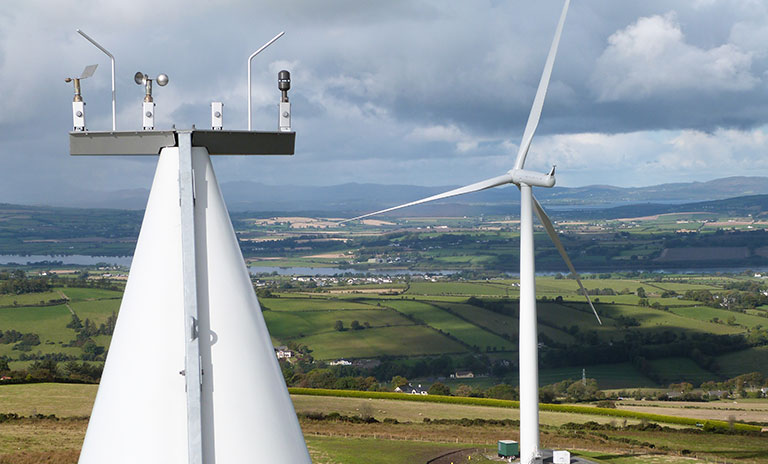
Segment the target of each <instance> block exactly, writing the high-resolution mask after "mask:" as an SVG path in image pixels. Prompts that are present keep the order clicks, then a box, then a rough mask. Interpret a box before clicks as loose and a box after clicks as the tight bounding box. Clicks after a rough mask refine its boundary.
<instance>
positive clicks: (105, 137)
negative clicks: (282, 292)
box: [69, 128, 296, 156]
mask: <svg viewBox="0 0 768 464" xmlns="http://www.w3.org/2000/svg"><path fill="white" fill-rule="evenodd" d="M179 132H186V133H191V134H192V146H193V147H206V148H207V149H208V153H209V154H210V155H293V153H294V149H295V144H296V133H295V132H257V131H226V130H197V129H194V128H193V129H191V130H181V129H179V130H177V129H173V130H167V131H160V130H152V131H117V132H115V131H103V132H101V131H100V132H88V131H85V132H70V133H69V153H70V155H72V156H156V155H158V154H160V150H162V149H163V148H165V147H175V146H178V139H179V138H178V134H179Z"/></svg>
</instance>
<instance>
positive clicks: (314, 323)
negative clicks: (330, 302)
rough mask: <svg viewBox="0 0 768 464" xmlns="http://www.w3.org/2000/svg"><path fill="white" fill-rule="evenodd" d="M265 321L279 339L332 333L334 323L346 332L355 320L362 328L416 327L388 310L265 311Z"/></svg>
mask: <svg viewBox="0 0 768 464" xmlns="http://www.w3.org/2000/svg"><path fill="white" fill-rule="evenodd" d="M369 308H370V306H369ZM264 319H265V320H266V322H267V325H268V326H269V333H270V335H272V336H273V337H275V338H277V339H279V340H289V339H291V338H296V337H299V338H300V337H306V336H310V335H317V334H321V333H326V332H333V331H334V324H335V323H336V321H342V323H343V324H344V327H345V328H346V329H349V328H350V326H351V325H352V321H358V322H359V323H360V324H361V325H364V324H365V323H368V324H370V326H371V328H380V327H390V326H392V327H396V326H405V325H415V323H414V322H412V321H410V320H408V319H406V318H405V317H403V316H401V315H400V314H398V313H397V312H396V311H393V310H391V309H388V308H379V309H344V310H322V311H321V310H309V311H265V312H264ZM363 330H371V329H367V328H366V329H363Z"/></svg>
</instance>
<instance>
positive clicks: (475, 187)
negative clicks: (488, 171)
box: [339, 174, 512, 224]
mask: <svg viewBox="0 0 768 464" xmlns="http://www.w3.org/2000/svg"><path fill="white" fill-rule="evenodd" d="M510 182H512V176H510V175H509V174H504V175H501V176H497V177H493V178H490V179H486V180H482V181H480V182H475V183H474V184H471V185H467V186H464V187H459V188H457V189H453V190H450V191H448V192H445V193H440V194H437V195H433V196H431V197H427V198H422V199H421V200H416V201H412V202H410V203H405V204H404V205H399V206H393V207H392V208H387V209H382V210H381V211H376V212H373V213H368V214H364V215H362V216H357V217H353V218H351V219H345V220H343V221H340V222H339V224H343V223H345V222H349V221H356V220H358V219H364V218H367V217H370V216H375V215H377V214H383V213H388V212H390V211H394V210H396V209H401V208H407V207H409V206H415V205H420V204H422V203H428V202H430V201H435V200H442V199H443V198H450V197H455V196H457V195H464V194H466V193H472V192H479V191H480V190H485V189H489V188H492V187H497V186H499V185H504V184H509V183H510Z"/></svg>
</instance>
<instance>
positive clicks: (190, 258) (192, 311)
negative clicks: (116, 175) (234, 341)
mask: <svg viewBox="0 0 768 464" xmlns="http://www.w3.org/2000/svg"><path fill="white" fill-rule="evenodd" d="M178 137H179V198H180V206H181V261H182V275H183V279H184V280H183V281H184V325H185V334H186V343H185V349H184V351H185V357H186V359H185V363H184V366H185V368H184V377H185V380H186V386H187V437H188V450H189V451H188V453H189V461H188V462H189V464H202V463H203V416H202V410H203V408H202V386H203V372H202V366H201V361H200V339H199V337H198V315H197V258H196V256H197V254H196V250H195V191H194V188H195V182H194V171H193V170H192V132H191V131H179V132H178Z"/></svg>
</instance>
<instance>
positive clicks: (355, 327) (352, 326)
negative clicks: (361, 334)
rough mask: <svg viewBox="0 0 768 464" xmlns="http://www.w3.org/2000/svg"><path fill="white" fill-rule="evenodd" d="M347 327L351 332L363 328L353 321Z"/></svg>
mask: <svg viewBox="0 0 768 464" xmlns="http://www.w3.org/2000/svg"><path fill="white" fill-rule="evenodd" d="M349 327H350V328H351V329H352V330H360V329H362V328H363V326H361V325H360V322H358V321H357V320H354V321H352V323H351V324H350V325H349Z"/></svg>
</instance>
